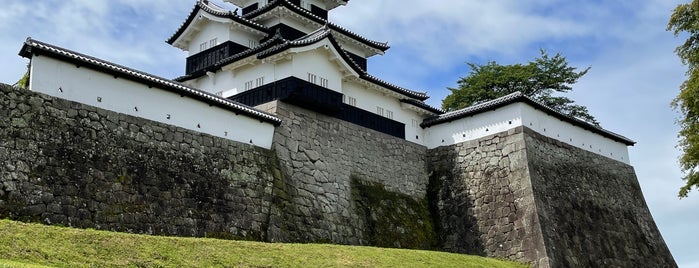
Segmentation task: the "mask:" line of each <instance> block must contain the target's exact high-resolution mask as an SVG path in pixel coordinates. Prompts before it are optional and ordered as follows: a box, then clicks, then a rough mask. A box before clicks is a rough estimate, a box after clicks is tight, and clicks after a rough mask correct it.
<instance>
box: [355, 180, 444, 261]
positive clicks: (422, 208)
mask: <svg viewBox="0 0 699 268" xmlns="http://www.w3.org/2000/svg"><path fill="white" fill-rule="evenodd" d="M351 187H352V199H353V201H354V204H355V207H357V210H358V211H360V214H362V213H363V216H364V217H363V220H364V222H365V224H366V225H367V226H366V228H365V229H366V230H367V232H366V233H365V237H364V239H365V240H368V241H369V243H370V245H373V246H378V247H401V248H418V249H434V248H435V247H436V246H437V242H438V241H437V235H436V233H435V231H434V228H433V227H432V217H431V216H430V211H429V208H428V202H427V199H422V200H415V199H413V198H412V197H410V196H408V195H404V194H399V193H395V192H391V191H388V190H386V188H384V186H383V185H381V184H379V183H374V182H368V181H364V180H361V179H359V178H357V177H355V176H353V177H352V180H351Z"/></svg>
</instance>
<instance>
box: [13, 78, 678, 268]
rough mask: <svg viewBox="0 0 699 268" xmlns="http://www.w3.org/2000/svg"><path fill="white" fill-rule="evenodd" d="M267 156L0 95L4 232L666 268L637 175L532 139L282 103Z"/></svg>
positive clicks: (173, 130)
mask: <svg viewBox="0 0 699 268" xmlns="http://www.w3.org/2000/svg"><path fill="white" fill-rule="evenodd" d="M260 108H263V109H265V110H267V111H269V112H271V113H274V114H277V116H279V117H280V118H281V119H282V120H283V123H282V125H281V126H279V127H278V128H277V129H276V132H275V137H274V142H273V143H274V144H273V150H266V149H262V148H259V147H254V146H251V145H247V144H241V143H237V142H233V141H230V140H226V139H221V138H216V137H212V136H209V135H206V134H201V133H197V132H194V131H189V130H185V129H181V128H177V127H173V126H169V125H165V124H160V123H157V122H152V121H148V120H144V119H140V118H136V117H131V116H127V115H123V114H117V113H113V112H109V111H105V110H102V109H98V108H95V107H91V106H87V105H83V104H79V103H75V102H70V101H66V100H61V99H57V98H53V97H49V96H46V95H43V94H38V93H35V92H30V91H27V90H23V89H16V88H12V87H9V86H2V85H0V218H11V219H18V220H27V221H38V222H44V223H47V224H59V225H66V226H75V227H83V228H85V227H89V228H97V229H105V230H114V231H126V232H134V233H148V234H157V235H177V236H209V237H219V238H235V239H251V240H258V241H270V242H327V243H338V244H353V245H375V246H384V247H402V248H423V249H438V250H446V251H453V252H463V253H470V254H478V255H485V256H490V257H500V258H506V259H511V260H516V261H522V262H528V263H531V264H533V266H535V267H608V266H644V267H674V266H676V265H675V263H674V261H673V259H672V255H671V254H670V252H669V251H668V249H667V247H666V246H665V244H664V242H663V239H662V237H661V236H660V234H659V232H658V230H657V228H656V226H655V224H654V222H653V220H652V218H651V216H650V213H649V211H648V209H647V207H646V204H645V202H644V199H643V195H642V193H641V190H640V187H639V185H638V182H637V180H636V177H635V174H634V171H633V168H631V167H630V166H628V165H625V164H623V163H620V162H617V161H614V160H611V159H608V158H605V157H602V156H599V155H596V154H593V153H590V152H587V151H584V150H581V149H577V148H574V147H571V146H568V145H565V144H561V143H560V142H556V141H554V140H550V139H548V138H545V137H543V136H541V135H539V134H536V133H535V132H533V131H531V130H529V129H528V128H526V127H519V128H515V129H512V130H509V131H507V132H502V133H498V134H494V135H491V136H488V137H484V138H481V139H478V140H474V141H468V142H464V143H460V144H456V145H452V146H445V147H439V148H435V149H432V150H427V149H426V148H425V147H423V146H420V145H417V144H413V143H411V142H408V141H405V140H402V139H396V138H394V137H392V136H388V135H385V134H382V133H378V132H375V131H372V130H369V129H366V128H362V127H359V126H357V125H354V124H351V123H347V122H344V121H341V120H338V119H335V118H332V117H329V116H325V115H323V114H318V113H315V112H312V111H309V110H305V109H303V108H299V107H296V106H292V105H289V104H285V103H281V102H272V103H269V104H266V105H263V106H261V107H260Z"/></svg>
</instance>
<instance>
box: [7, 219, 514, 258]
mask: <svg viewBox="0 0 699 268" xmlns="http://www.w3.org/2000/svg"><path fill="white" fill-rule="evenodd" d="M25 264H26V265H25ZM32 264H37V265H32ZM2 265H10V267H41V266H38V265H46V266H53V267H116V266H119V267H467V268H468V267H496V268H498V267H504V268H507V267H526V266H524V265H522V264H517V263H512V262H506V261H499V260H495V259H488V258H483V257H476V256H468V255H461V254H452V253H443V252H432V251H419V250H400V249H381V248H371V247H352V246H336V245H318V244H305V245H303V244H278V243H276V244H275V243H259V242H244V241H228V240H216V239H206V238H174V237H156V236H146V235H133V234H121V233H112V232H104V231H95V230H79V229H71V228H59V227H50V226H43V225H38V224H26V223H19V222H14V221H7V220H0V267H2Z"/></svg>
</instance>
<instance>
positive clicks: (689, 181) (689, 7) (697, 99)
mask: <svg viewBox="0 0 699 268" xmlns="http://www.w3.org/2000/svg"><path fill="white" fill-rule="evenodd" d="M667 30H668V31H672V32H673V33H674V34H675V36H678V35H680V34H684V33H686V34H688V36H687V40H686V41H685V42H684V43H683V44H682V45H680V46H678V47H677V49H675V53H677V56H679V57H680V59H682V63H684V64H685V65H687V67H688V70H687V76H688V77H687V80H686V81H685V82H684V83H682V85H681V86H680V93H679V94H678V95H677V98H675V99H674V100H673V102H672V106H673V107H674V108H675V109H676V110H678V111H680V113H682V116H683V117H682V118H680V119H679V120H678V123H679V125H680V127H681V128H682V129H681V130H680V133H679V135H678V136H679V138H680V141H679V146H678V147H679V148H681V149H682V151H683V154H682V156H681V157H680V166H681V167H682V171H683V172H684V173H685V174H686V177H685V178H684V180H685V181H686V184H685V186H683V187H682V188H680V192H679V196H680V197H687V194H688V193H689V192H690V191H691V190H692V188H698V187H699V70H697V64H699V0H693V1H692V2H691V3H687V4H680V5H678V6H677V7H676V8H675V10H674V11H673V13H672V16H671V17H670V22H669V23H668V25H667Z"/></svg>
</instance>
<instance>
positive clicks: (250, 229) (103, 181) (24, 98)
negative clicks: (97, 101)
mask: <svg viewBox="0 0 699 268" xmlns="http://www.w3.org/2000/svg"><path fill="white" fill-rule="evenodd" d="M280 178H281V176H280V171H279V169H278V168H277V163H276V158H275V156H274V155H273V153H272V152H271V151H268V150H265V149H260V148H258V147H255V146H251V145H246V144H242V143H237V142H233V141H230V140H226V139H221V138H216V137H212V136H209V135H206V134H201V133H197V132H193V131H188V130H185V129H181V128H177V127H173V126H169V125H164V124H160V123H157V122H152V121H147V120H144V119H139V118H135V117H131V116H125V115H122V114H117V113H113V112H109V111H105V110H102V109H97V108H94V107H91V106H87V105H82V104H79V103H75V102H70V101H66V100H61V99H57V98H53V97H49V96H46V95H43V94H38V93H34V92H30V91H27V90H23V89H16V88H12V87H9V86H1V87H0V218H12V219H21V220H29V221H38V222H44V223H47V224H59V225H65V226H75V227H82V228H88V227H89V228H97V229H105V230H115V231H128V232H135V233H148V234H158V235H161V234H162V235H178V236H214V237H227V238H243V239H254V240H265V239H266V226H267V224H268V222H269V211H270V206H271V205H272V203H271V200H272V198H271V195H272V185H273V183H274V181H275V180H279V179H280Z"/></svg>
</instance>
